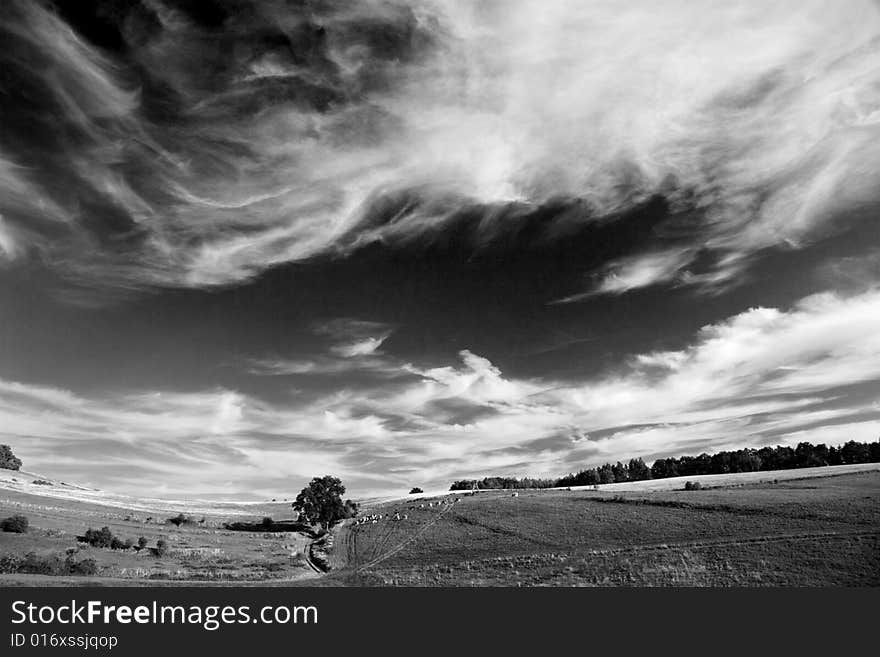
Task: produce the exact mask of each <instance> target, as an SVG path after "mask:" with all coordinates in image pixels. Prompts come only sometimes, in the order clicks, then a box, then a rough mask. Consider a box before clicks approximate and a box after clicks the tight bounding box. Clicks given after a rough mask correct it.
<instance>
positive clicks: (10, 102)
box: [0, 0, 880, 349]
mask: <svg viewBox="0 0 880 657" xmlns="http://www.w3.org/2000/svg"><path fill="white" fill-rule="evenodd" d="M57 5H58V9H57V10H56V9H55V8H54V6H55V5H54V4H52V3H48V2H45V3H41V2H25V1H24V0H15V1H13V2H11V3H8V7H7V11H6V13H5V16H4V18H3V21H2V24H0V32H2V35H3V40H4V43H5V44H6V46H7V47H5V48H4V54H3V55H0V65H2V66H3V68H4V70H5V71H6V76H5V78H4V82H3V83H2V84H3V92H4V97H5V98H6V101H5V102H4V103H3V107H2V109H0V120H2V121H3V122H4V126H5V127H6V130H4V132H3V136H2V137H0V197H2V198H0V216H2V223H0V258H3V259H4V260H6V261H20V260H21V259H23V258H26V257H27V256H28V254H32V253H37V254H39V255H40V257H41V258H42V259H43V261H45V262H47V263H48V264H50V265H51V266H52V267H54V268H55V269H57V270H58V271H60V272H62V273H63V274H64V275H65V277H66V278H67V279H68V280H71V281H78V282H80V283H82V284H84V285H86V286H87V287H94V286H97V287H115V288H122V289H127V288H143V287H152V286H183V287H203V286H213V285H219V284H230V283H236V282H242V281H245V280H249V279H251V278H253V277H255V276H256V275H257V274H259V273H260V272H262V271H264V270H265V269H266V268H268V267H271V266H273V265H277V264H280V263H286V262H293V261H303V260H307V259H309V258H312V257H314V256H316V255H320V254H336V255H342V254H346V253H349V252H350V251H351V250H352V249H356V248H359V247H361V246H363V245H365V244H368V243H370V242H373V241H376V240H381V241H385V242H392V243H399V244H409V243H412V242H413V241H416V242H418V241H419V240H423V239H426V238H427V236H430V235H433V234H435V233H436V232H437V231H441V232H442V231H443V230H445V229H446V227H447V226H448V225H449V223H450V222H451V221H452V220H453V219H456V218H459V219H460V216H461V213H462V212H466V213H469V214H467V216H468V217H471V218H472V220H473V226H472V229H473V233H472V235H473V238H472V239H473V242H474V244H473V245H472V247H473V248H477V247H479V246H481V244H483V243H485V242H491V241H494V240H498V239H501V238H502V237H503V236H504V235H505V234H506V233H507V231H508V230H510V229H511V228H510V226H514V225H516V222H515V221H509V219H510V214H511V212H514V213H516V212H520V211H523V209H528V208H536V207H540V206H542V205H544V204H548V203H558V202H559V200H560V199H567V200H568V201H567V202H568V203H570V204H571V207H570V208H569V209H568V210H567V211H565V212H563V213H562V214H561V215H560V216H559V217H557V218H556V219H555V220H554V218H553V217H551V218H550V219H549V220H548V225H547V226H545V230H546V231H547V235H548V236H549V237H551V238H552V237H553V236H557V237H559V236H562V235H564V234H566V231H568V232H569V233H570V231H571V223H572V222H573V223H574V224H575V226H576V227H577V229H579V230H590V228H591V226H593V225H595V224H596V222H600V223H601V222H602V221H625V220H626V219H625V216H626V212H627V211H628V210H629V209H632V208H634V207H636V206H638V205H639V204H641V203H643V202H644V201H646V200H647V199H649V198H650V197H651V196H653V195H658V194H659V195H662V196H665V197H666V198H667V199H668V200H669V202H670V203H671V208H672V211H671V216H670V217H669V219H668V225H667V226H666V229H665V232H664V234H666V235H669V236H671V237H670V239H671V240H672V241H673V242H674V243H675V246H674V247H673V248H672V249H671V250H669V249H664V250H661V251H659V252H658V251H657V249H656V248H655V247H652V248H650V249H648V250H646V251H642V250H637V251H636V252H633V253H630V254H629V255H628V256H627V257H626V258H625V259H624V260H622V261H619V262H614V263H608V269H607V270H606V271H605V274H606V275H605V276H604V277H603V278H602V279H601V280H600V282H599V283H598V285H597V286H596V288H595V289H594V290H591V291H594V292H598V293H614V294H619V293H622V292H625V291H627V290H630V289H634V288H639V287H646V286H649V285H652V284H654V283H658V282H670V281H675V282H677V283H679V284H692V285H698V286H702V287H707V286H708V287H712V288H716V287H718V286H723V285H726V284H729V283H731V282H732V280H734V279H736V278H737V277H738V276H739V274H740V273H741V272H742V271H743V270H744V269H745V268H747V267H748V264H749V260H750V257H751V256H753V255H754V254H755V253H757V252H760V251H761V250H763V249H766V248H768V247H774V246H784V247H786V248H792V247H794V248H797V247H800V246H802V245H804V244H805V243H808V242H809V241H810V240H814V239H819V238H821V237H823V236H825V235H826V234H827V233H828V232H831V231H834V230H837V229H839V228H840V223H839V221H837V222H835V221H833V220H834V219H835V217H839V216H840V214H841V213H844V212H846V211H849V210H852V209H854V208H860V207H864V206H865V205H866V204H868V203H871V202H872V201H873V200H874V198H873V194H874V190H875V189H876V188H877V184H878V182H880V181H878V173H877V172H878V170H880V168H878V164H880V146H878V144H880V139H878V120H880V91H878V89H880V84H878V82H880V74H878V70H880V68H878V63H880V47H878V43H880V40H878V36H880V14H878V11H877V8H876V6H875V4H874V3H871V2H868V1H867V0H864V1H859V0H853V1H852V2H847V3H845V5H841V4H840V3H837V2H830V1H829V0H809V1H807V2H777V3H774V4H773V5H772V6H767V5H764V4H760V3H754V2H746V1H742V2H730V1H725V2H722V1H720V0H719V1H715V0H713V1H710V2H705V3H701V5H700V7H699V8H695V7H694V6H693V3H691V2H686V1H685V0H669V1H668V2H663V3H656V2H647V1H644V2H642V1H639V2H631V3H628V4H627V5H626V6H625V7H621V6H620V5H619V3H612V2H606V1H604V0H593V1H590V2H582V1H575V0H557V1H554V2H534V1H533V2H528V1H525V0H514V1H509V0H503V1H502V0H490V1H488V2H480V3H473V2H469V1H468V2H465V1H460V0H445V1H441V0H419V1H417V2H397V1H395V0H387V1H382V0H372V1H369V2H341V3H330V4H326V5H325V4H313V5H309V9H308V11H305V10H294V9H292V8H291V7H290V6H289V5H287V4H286V3H283V2H280V1H268V2H259V3H257V2H254V3H252V4H251V3H242V2H228V3H224V2H217V3H207V4H206V5H205V6H204V7H203V8H202V9H201V10H198V9H194V7H195V5H192V4H191V3H178V2H173V1H171V0H149V1H147V0H144V1H143V2H140V3H138V2H133V3H129V4H127V5H125V8H122V7H121V6H119V5H116V4H111V3H99V7H98V9H97V11H96V15H95V16H89V17H88V20H84V19H83V18H82V17H81V16H80V14H78V13H77V11H76V10H75V9H74V8H72V5H70V3H57ZM557 222H561V223H562V224H565V228H566V230H555V229H554V228H553V224H554V223H557ZM685 227H686V229H685ZM707 253H708V254H709V255H708V256H707V255H706V254H707ZM698 258H699V263H700V267H698V268H695V264H696V263H697V260H698ZM371 345H372V343H366V342H365V343H362V345H361V348H363V349H370V348H371ZM376 347H378V345H376ZM353 348H354V347H353Z"/></svg>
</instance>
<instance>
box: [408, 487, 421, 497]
mask: <svg viewBox="0 0 880 657" xmlns="http://www.w3.org/2000/svg"><path fill="white" fill-rule="evenodd" d="M424 492H425V491H423V490H422V489H421V488H419V487H418V486H416V487H414V488H413V489H412V490H411V491H410V492H409V494H410V495H415V494H416V493H424Z"/></svg>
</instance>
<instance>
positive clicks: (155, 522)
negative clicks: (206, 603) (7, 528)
mask: <svg viewBox="0 0 880 657" xmlns="http://www.w3.org/2000/svg"><path fill="white" fill-rule="evenodd" d="M48 488H49V487H48V486H47V487H41V488H39V489H37V487H33V486H32V487H30V488H29V489H27V490H26V491H25V490H21V489H10V488H6V489H0V518H5V517H8V516H11V515H13V514H22V515H25V516H27V518H28V519H29V521H30V528H29V531H28V532H27V533H26V534H13V533H5V532H2V533H0V559H2V557H3V556H4V555H18V556H21V555H24V554H27V553H29V552H34V553H35V554H36V555H38V556H43V557H52V556H59V557H61V558H66V556H67V555H68V554H69V553H71V552H72V553H73V558H74V559H75V560H82V559H94V560H95V562H96V564H97V568H98V572H97V576H95V577H91V576H89V577H86V576H76V577H47V576H43V575H31V574H3V575H0V585H12V584H41V583H66V584H85V583H108V584H126V585H137V584H150V585H154V584H161V583H163V582H174V583H181V582H197V583H199V584H202V583H206V584H207V583H212V582H240V581H249V582H259V581H290V580H294V579H300V578H308V577H314V576H315V573H314V571H313V570H312V568H311V567H309V565H308V563H307V561H306V558H305V552H306V549H307V546H308V542H309V538H308V537H307V536H305V535H303V534H300V533H295V532H283V533H282V532H277V533H256V532H233V531H228V530H225V529H223V523H224V522H227V521H230V520H233V521H239V520H247V519H250V520H252V521H257V522H258V521H260V520H261V519H262V518H263V517H264V516H271V517H274V518H276V519H282V518H289V517H290V516H291V513H292V511H291V509H290V504H289V503H265V504H261V505H247V506H244V507H241V508H236V509H234V512H233V513H230V508H229V505H226V504H220V505H218V507H217V508H212V507H211V506H210V505H209V504H207V503H200V504H197V505H193V506H192V507H189V508H187V507H185V506H181V503H173V504H170V505H169V506H168V507H167V508H164V509H163V508H161V502H156V501H152V502H150V504H149V505H144V504H140V503H138V504H134V505H132V506H134V507H135V508H133V509H132V508H125V507H119V506H110V505H108V504H105V503H103V500H102V501H100V502H96V501H92V500H88V501H86V500H83V499H80V498H76V497H74V498H71V497H68V496H66V495H59V494H58V491H57V490H56V491H51V492H52V493H54V494H51V495H50V494H47V493H49V492H50V491H48V490H45V489H48ZM182 508H186V509H187V511H197V512H199V513H190V514H187V515H189V516H190V517H191V518H192V522H189V523H186V524H183V525H181V526H180V527H176V526H175V525H173V524H171V523H169V522H168V519H169V518H171V517H174V516H176V515H177V514H178V513H179V512H180V510H181V509H182ZM145 509H146V510H145ZM247 511H249V512H250V513H249V514H248V513H246V512H247ZM104 526H107V527H109V528H110V530H111V531H112V532H113V534H114V535H116V536H118V537H119V538H120V539H122V540H125V539H132V540H133V541H135V542H136V541H137V540H138V538H139V537H141V536H143V537H144V538H146V539H147V542H148V546H151V547H153V546H155V545H156V542H157V541H158V540H159V539H160V538H161V539H164V540H165V541H167V543H168V546H169V550H168V552H167V553H166V554H164V555H163V556H161V557H160V556H156V555H155V554H153V553H152V552H151V551H150V550H141V551H139V552H138V551H135V550H111V549H107V548H96V547H91V546H88V545H85V544H82V543H78V542H77V540H76V537H77V536H79V535H83V534H84V533H85V531H86V530H87V529H88V528H90V527H92V528H95V529H99V528H101V527H104Z"/></svg>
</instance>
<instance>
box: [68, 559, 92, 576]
mask: <svg viewBox="0 0 880 657" xmlns="http://www.w3.org/2000/svg"><path fill="white" fill-rule="evenodd" d="M64 564H65V566H66V567H67V572H68V573H70V574H71V575H96V574H97V573H98V564H97V563H96V562H95V560H94V559H92V558H91V557H88V558H86V559H80V560H79V561H77V560H76V559H74V558H73V557H72V556H71V557H67V559H65V561H64Z"/></svg>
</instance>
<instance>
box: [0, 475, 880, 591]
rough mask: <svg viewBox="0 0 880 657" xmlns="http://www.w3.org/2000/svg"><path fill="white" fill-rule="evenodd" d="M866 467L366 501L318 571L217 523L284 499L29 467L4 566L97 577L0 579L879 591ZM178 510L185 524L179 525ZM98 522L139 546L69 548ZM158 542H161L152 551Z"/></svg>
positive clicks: (879, 516)
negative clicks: (198, 496) (147, 494)
mask: <svg viewBox="0 0 880 657" xmlns="http://www.w3.org/2000/svg"><path fill="white" fill-rule="evenodd" d="M862 470H863V471H854V469H853V468H852V467H848V466H839V467H835V468H815V469H806V470H801V471H799V472H798V473H792V472H791V471H786V473H785V476H783V473H780V474H779V476H778V477H774V474H773V473H762V477H761V478H760V479H755V477H753V476H749V475H728V476H725V477H720V478H719V477H717V476H716V477H714V478H713V479H712V480H710V482H706V483H707V485H706V486H704V487H702V488H701V489H700V490H683V486H684V484H685V483H686V482H685V481H683V480H672V479H666V480H663V489H661V490H657V489H655V490H650V489H639V487H631V488H630V489H627V488H626V487H625V485H623V484H614V485H611V486H604V487H601V488H600V489H599V490H594V489H592V488H590V489H574V490H566V489H562V490H559V489H556V490H520V491H517V492H516V494H514V493H513V492H511V491H501V490H495V491H480V492H477V493H465V492H455V493H450V492H445V493H442V494H440V493H428V494H425V495H415V496H401V497H396V498H384V499H379V500H368V501H365V502H364V505H363V507H362V510H361V517H363V515H365V514H371V515H376V516H383V518H382V520H381V521H377V522H375V523H374V522H365V523H360V524H358V523H356V522H355V521H352V520H347V521H345V522H343V523H342V524H340V525H337V526H336V527H335V529H334V530H333V532H332V541H331V542H330V543H329V545H327V546H326V549H327V554H326V556H327V559H328V561H329V564H330V566H331V570H330V572H329V573H327V574H323V573H320V572H317V571H316V569H315V563H314V561H313V560H312V559H310V558H309V546H310V544H311V543H312V540H313V536H309V535H308V534H306V533H301V532H296V531H265V532H257V531H231V530H229V529H226V528H225V527H224V525H225V524H226V523H228V522H230V521H232V522H247V523H259V522H260V521H261V519H262V518H263V517H266V516H269V517H273V518H275V519H276V520H279V519H283V518H289V517H290V515H291V509H290V503H289V501H282V500H279V501H272V502H269V501H267V502H261V503H234V502H223V503H216V504H215V503H211V502H205V501H202V502H192V503H185V502H180V501H178V502H163V501H160V500H138V499H130V498H123V497H121V496H108V497H106V498H104V497H102V496H101V495H100V494H99V493H98V492H96V491H88V490H85V489H76V488H75V487H71V486H70V485H69V484H63V483H61V482H54V483H52V484H49V485H47V484H37V483H34V481H39V480H35V479H33V477H34V476H33V475H31V476H30V477H31V479H28V477H29V475H27V474H26V473H15V476H14V479H15V481H11V478H10V475H9V474H8V472H7V473H4V476H5V477H6V479H5V480H4V481H0V518H3V517H8V516H11V515H14V514H22V515H26V516H27V517H28V519H29V521H30V527H29V529H28V531H27V533H23V534H16V533H7V532H3V533H0V569H2V566H3V564H4V563H6V564H8V563H11V562H12V561H15V560H21V559H23V558H24V557H25V555H28V554H33V555H36V557H37V558H38V560H39V559H42V558H49V557H51V558H54V559H55V560H56V561H58V560H59V559H61V560H63V559H65V558H67V557H70V558H72V559H74V560H75V561H76V562H77V563H79V562H82V561H85V560H93V561H94V571H93V572H87V573H86V572H83V573H78V574H66V573H65V574H62V575H58V574H54V575H48V574H39V573H34V572H18V573H14V572H7V573H5V574H0V586H15V585H40V586H43V585H63V586H69V585H86V584H89V585H110V586H113V585H137V586H192V585H199V586H203V585H217V586H304V585H305V586H314V585H320V586H878V585H880V470H878V468H877V466H876V464H872V465H866V466H864V467H863V468H862ZM795 475H799V476H795ZM636 483H641V482H636ZM709 483H711V487H710V486H709V485H708V484H709ZM179 513H184V514H185V516H186V517H187V521H186V522H183V523H182V524H180V526H176V525H175V523H172V522H171V518H173V517H175V516H177V515H178V514H179ZM395 513H398V514H399V517H400V518H401V520H393V519H392V518H393V517H394V514H395ZM104 526H106V527H108V528H109V529H110V531H111V532H112V533H113V534H114V535H116V536H117V537H119V538H120V539H123V540H124V539H131V540H133V541H137V539H138V538H140V537H144V538H145V539H146V541H145V542H146V545H147V546H148V547H147V548H146V549H143V550H140V551H138V550H134V549H124V550H114V549H108V548H104V547H95V546H91V545H86V544H84V543H82V542H80V541H78V539H77V537H79V536H82V535H83V534H84V533H85V532H86V530H87V529H88V528H94V529H98V528H100V527H104ZM160 539H162V540H164V541H166V542H167V545H168V549H167V552H164V553H162V554H157V552H156V550H155V549H153V548H154V546H156V545H157V542H158V541H159V540H160ZM4 560H6V561H4ZM10 560H12V561H10Z"/></svg>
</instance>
